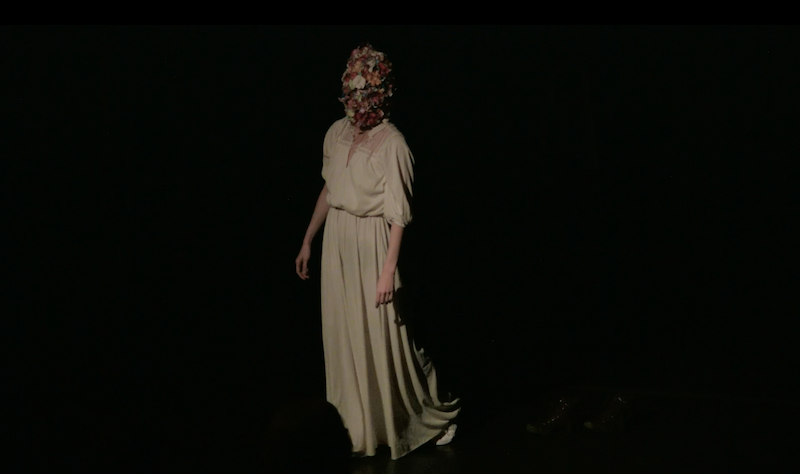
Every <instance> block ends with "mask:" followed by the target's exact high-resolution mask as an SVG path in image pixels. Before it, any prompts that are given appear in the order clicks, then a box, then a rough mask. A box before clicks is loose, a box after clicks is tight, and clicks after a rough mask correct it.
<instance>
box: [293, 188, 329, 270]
mask: <svg viewBox="0 0 800 474" xmlns="http://www.w3.org/2000/svg"><path fill="white" fill-rule="evenodd" d="M329 209H330V206H329V205H328V185H327V184H326V185H324V186H323V187H322V191H320V193H319V197H318V198H317V205H316V206H315V207H314V214H313V215H312V216H311V222H310V223H309V224H308V229H307V230H306V235H305V237H303V245H302V246H301V247H300V253H299V254H298V255H297V258H296V259H295V261H294V263H295V270H296V271H297V275H298V276H300V278H302V279H303V280H308V261H309V260H310V259H311V242H312V241H313V240H314V236H315V235H317V231H319V228H320V227H322V223H323V222H325V218H326V217H327V216H328V210H329Z"/></svg>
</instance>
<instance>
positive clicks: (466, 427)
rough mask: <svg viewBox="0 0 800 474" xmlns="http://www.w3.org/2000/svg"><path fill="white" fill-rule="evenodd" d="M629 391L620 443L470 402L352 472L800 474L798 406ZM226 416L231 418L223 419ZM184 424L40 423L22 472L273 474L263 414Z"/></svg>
mask: <svg viewBox="0 0 800 474" xmlns="http://www.w3.org/2000/svg"><path fill="white" fill-rule="evenodd" d="M575 391H576V393H578V394H579V395H580V396H581V397H582V398H581V405H580V406H581V407H582V411H583V412H584V414H585V415H586V416H590V415H591V414H592V413H593V412H594V411H596V407H597V406H598V405H599V404H600V402H601V400H602V398H604V397H605V396H606V395H607V394H608V393H610V392H611V391H613V390H612V389H609V388H605V389H601V388H588V387H583V388H581V387H578V388H576V389H575ZM633 393H635V394H636V396H637V401H638V403H639V409H638V411H637V414H638V415H639V420H638V423H637V424H634V425H633V426H631V427H630V430H629V431H628V432H627V433H624V434H619V435H616V434H615V435H601V434H598V433H595V432H591V431H588V430H586V429H585V428H583V427H580V428H578V429H577V431H573V432H572V433H571V434H569V435H568V436H561V435H558V436H553V437H540V436H536V435H532V434H529V433H528V432H527V431H526V430H525V425H526V422H527V421H529V420H531V419H533V418H534V417H535V416H536V413H537V411H539V410H540V409H541V407H542V406H543V405H542V404H541V403H540V401H539V400H526V399H522V398H517V397H514V396H513V395H510V396H509V397H508V398H507V400H506V401H505V402H504V403H495V404H494V405H493V406H491V407H483V408H480V409H479V408H476V407H475V406H470V405H467V404H465V405H464V411H463V412H462V415H463V416H462V418H461V422H460V425H459V431H458V435H457V436H456V438H455V440H454V441H453V443H452V444H450V445H449V446H445V447H436V446H433V445H426V446H423V447H422V448H420V449H418V450H416V451H414V452H412V453H410V454H409V455H407V456H405V457H404V458H402V459H400V460H397V461H391V460H390V458H389V453H388V450H386V449H385V448H382V449H381V450H379V452H378V455H376V456H375V457H372V458H363V459H353V460H350V461H349V462H350V467H349V471H348V472H350V473H359V474H366V473H369V474H373V473H398V474H400V473H414V474H418V473H429V474H440V473H481V474H483V473H487V472H539V473H559V472H565V473H567V472H569V473H573V472H579V473H586V472H615V473H625V472H631V473H657V472H664V473H686V472H698V473H735V472H741V473H768V472H800V462H798V460H797V453H798V446H800V432H799V431H798V430H797V426H800V404H798V403H796V402H791V401H786V400H781V399H778V398H770V399H742V398H737V397H735V396H733V395H731V396H728V397H726V396H702V395H693V394H685V393H683V394H682V393H659V392H648V391H638V392H637V391H633ZM195 413H198V411H195ZM226 415H227V416H229V418H228V419H227V420H223V419H222V418H224V416H226ZM189 418H190V417H189V416H183V415H181V414H178V413H173V414H170V419H172V420H173V421H172V422H169V423H168V422H166V421H164V419H161V420H155V419H152V418H148V417H147V416H146V414H142V413H138V414H137V413H135V412H131V413H130V414H129V416H128V418H127V420H125V421H121V420H120V419H117V420H106V422H104V421H103V420H98V419H94V420H93V421H91V420H87V419H83V420H82V419H81V416H80V414H78V413H76V414H74V416H73V417H71V419H70V420H64V421H65V423H66V424H65V425H64V426H62V429H58V428H57V427H53V426H49V427H47V426H45V425H44V424H39V425H38V426H39V427H41V429H37V432H36V433H31V432H30V431H28V432H27V433H28V435H29V436H27V439H23V440H22V441H23V443H25V441H28V442H33V441H35V443H37V444H33V445H27V446H26V449H23V450H19V453H20V454H23V453H24V456H25V457H24V458H23V462H24V466H26V467H27V469H22V470H19V471H15V472H44V471H42V469H45V470H47V471H48V472H67V471H69V472H76V471H73V468H75V467H79V468H80V469H79V470H80V472H108V473H117V472H120V473H123V472H125V473H129V472H130V473H133V472H136V473H145V472H146V473H196V472H220V473H222V472H225V473H236V472H247V473H256V472H270V471H268V470H266V469H265V468H264V467H263V464H260V463H259V460H258V456H257V453H258V452H259V448H260V444H262V443H263V437H262V435H263V426H264V424H265V421H266V420H267V418H268V417H267V414H266V413H260V414H253V413H242V412H241V410H239V411H237V409H236V407H228V408H226V409H220V407H215V408H214V410H213V413H212V411H209V415H208V417H207V418H203V417H202V416H201V417H197V416H191V418H192V419H191V420H189ZM298 419H299V420H300V422H301V423H302V418H298ZM119 423H124V425H123V426H124V429H121V428H120V426H119ZM299 430H301V431H302V430H303V427H299ZM313 432H314V431H313V430H309V433H313ZM32 435H33V436H32ZM299 439H300V440H301V441H300V443H301V444H302V443H304V442H305V443H307V449H308V450H313V449H318V447H319V445H320V441H319V440H318V439H314V437H313V436H309V437H308V438H303V436H302V435H301V436H300V438H299ZM54 469H55V470H54Z"/></svg>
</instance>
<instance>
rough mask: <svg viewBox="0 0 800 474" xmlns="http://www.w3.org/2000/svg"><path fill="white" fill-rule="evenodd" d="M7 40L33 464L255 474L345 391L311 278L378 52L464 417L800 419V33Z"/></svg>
mask: <svg viewBox="0 0 800 474" xmlns="http://www.w3.org/2000/svg"><path fill="white" fill-rule="evenodd" d="M0 35H2V37H0V45H1V46H0V47H1V48H2V62H3V65H2V69H1V70H0V78H1V79H0V81H1V84H2V87H0V89H1V91H0V93H1V94H2V100H3V121H4V122H5V124H4V126H3V133H2V143H3V145H2V146H3V148H2V156H3V160H2V163H3V180H4V182H3V191H4V195H5V199H4V204H5V205H4V208H5V210H6V212H5V214H6V223H7V224H6V225H5V226H4V230H3V234H4V235H5V236H6V237H10V238H7V239H4V240H6V242H8V243H7V245H8V246H7V247H6V254H7V256H8V258H9V259H10V260H7V265H6V266H5V268H7V269H8V273H7V274H8V276H9V277H10V278H9V279H8V281H7V283H6V285H5V290H6V291H7V292H8V294H9V295H10V296H11V298H9V299H8V300H7V302H8V305H10V311H8V312H5V311H4V312H5V314H6V316H5V317H4V320H5V321H6V323H7V325H8V326H9V330H7V331H3V332H4V333H5V334H6V335H8V336H9V337H10V341H9V344H7V345H6V347H7V348H8V349H7V350H8V351H9V360H10V361H11V362H12V364H11V367H12V370H11V372H10V375H11V379H10V380H11V383H10V387H11V389H12V391H11V393H12V394H13V395H14V404H12V405H10V407H11V410H10V411H11V413H12V415H13V416H12V417H11V418H9V419H10V420H13V421H17V422H19V423H20V429H19V430H17V431H15V433H16V435H15V436H14V437H13V438H12V442H13V443H18V444H19V446H23V447H25V448H26V449H24V450H21V451H18V452H19V453H23V454H24V456H27V457H26V462H28V463H29V465H31V464H30V463H36V462H52V463H55V464H58V463H61V464H64V463H81V464H83V465H85V466H91V467H94V468H97V469H99V470H105V471H108V470H109V469H111V470H115V471H119V470H120V469H122V467H121V466H125V467H126V468H127V469H129V470H133V469H139V468H143V469H144V468H146V467H147V466H149V465H151V464H148V463H153V464H152V465H155V464H154V463H159V462H163V460H164V459H165V457H169V456H171V455H172V454H170V453H176V452H182V453H184V455H185V457H186V458H187V459H188V458H190V457H192V456H194V459H206V458H208V459H212V458H213V459H224V458H225V457H226V456H229V454H230V453H231V452H235V450H236V449H245V448H241V447H239V448H237V447H236V446H237V443H238V441H236V440H241V439H250V438H252V437H254V436H256V435H258V433H260V432H261V431H263V429H264V426H265V424H266V423H267V421H268V420H269V418H270V416H271V415H272V413H273V412H274V411H275V410H276V409H278V407H280V406H281V404H282V403H284V402H285V401H287V400H291V399H294V398H297V397H319V396H323V397H324V390H325V384H324V367H323V359H322V341H321V329H320V321H319V279H318V276H319V271H318V266H317V262H318V261H319V252H320V248H321V246H320V243H321V240H322V232H321V231H320V234H318V237H317V239H316V241H315V243H314V252H315V253H314V255H313V261H312V266H311V275H312V279H311V280H309V281H305V282H304V281H301V280H300V279H299V278H298V277H297V275H296V274H295V272H294V258H295V257H296V255H297V252H298V250H299V249H300V244H301V241H302V238H303V234H304V233H305V230H306V226H307V225H308V222H309V219H310V217H311V213H312V211H313V208H314V203H315V201H316V198H317V195H318V193H319V191H320V189H321V187H322V185H323V181H322V178H321V176H320V169H321V147H322V139H323V137H324V135H325V132H326V130H327V127H328V126H329V125H330V124H331V123H332V122H333V121H335V120H337V119H339V118H340V117H341V116H342V115H343V110H342V107H341V104H339V103H338V102H337V100H336V98H337V97H338V94H339V92H340V82H339V78H340V75H341V73H342V71H343V69H344V66H345V63H346V60H347V57H348V55H349V53H350V50H351V49H353V48H354V47H356V46H357V45H358V44H359V43H361V42H362V41H371V42H372V43H373V45H374V46H375V47H376V48H377V49H379V50H383V51H385V52H386V53H387V54H388V55H389V57H390V59H391V60H392V61H393V63H394V67H395V72H396V75H397V83H398V90H397V95H396V99H397V109H396V111H395V116H394V120H395V123H396V124H397V126H398V127H399V128H400V130H401V131H402V132H403V133H404V135H405V136H406V140H407V142H408V143H409V145H410V147H411V149H412V151H413V153H414V155H415V158H416V161H417V166H416V183H415V199H416V200H415V206H416V207H415V218H414V219H415V220H414V223H413V224H412V225H411V226H410V227H409V228H408V230H407V232H406V235H405V237H404V243H403V248H402V252H401V263H400V268H401V272H402V273H401V275H402V276H403V278H404V279H405V281H406V283H407V288H408V291H409V294H410V295H412V296H413V298H412V301H413V304H414V305H415V308H416V311H415V312H414V314H415V316H416V317H417V319H418V321H417V324H418V326H419V328H420V329H419V331H418V333H419V338H420V340H421V341H422V342H423V343H424V344H423V345H425V346H426V347H427V349H428V350H429V352H430V353H431V354H432V355H433V356H434V357H435V359H434V360H435V361H436V364H437V367H439V371H440V372H441V373H442V375H443V376H444V377H447V383H448V384H450V386H452V387H454V390H456V391H457V392H458V393H459V394H461V395H462V398H463V399H464V404H465V413H467V410H469V411H470V412H472V413H482V414H486V415H490V414H491V410H492V407H493V406H497V405H498V404H500V405H505V404H508V403H520V402H523V401H524V400H525V399H526V398H528V397H532V396H534V395H536V394H537V393H540V392H541V391H543V390H551V389H557V388H558V387H561V386H564V385H595V386H609V387H629V388H636V389H649V390H662V391H673V392H674V391H688V392H697V393H719V392H728V393H732V392H735V393H738V394H742V395H747V396H762V397H796V396H797V395H798V391H797V387H796V384H795V380H796V371H797V365H796V363H795V359H796V357H797V348H796V340H797V322H796V315H797V311H796V310H797V305H796V303H795V296H794V290H795V288H796V284H795V285H791V284H790V281H791V279H792V278H795V277H794V270H795V268H796V266H795V265H796V263H795V261H796V258H795V257H796V251H795V248H796V242H797V239H796V238H797V233H796V231H795V225H796V220H797V212H796V209H795V208H794V207H793V206H791V205H790V203H791V198H792V196H793V194H796V193H794V192H793V191H794V189H793V187H792V186H793V185H794V183H795V181H796V176H797V171H798V165H797V157H798V152H800V146H798V140H797V126H798V110H799V109H798V106H800V101H798V88H797V84H798V79H800V74H798V72H800V71H799V70H798V66H797V61H796V58H797V54H798V35H797V31H796V29H795V28H791V27H723V26H714V27H657V26H648V27H634V26H621V27H598V26H587V27H400V26H395V27H363V26H361V27H326V26H317V27H254V26H235V27H234V26H231V27H219V26H206V27H199V26H192V27H188V26H187V27H166V26H151V27H56V26H50V27H9V26H5V27H2V28H0ZM521 421H524V420H521ZM231 440H233V441H231ZM15 446H16V445H15ZM232 450H233V451H232ZM45 454H46V455H45ZM176 456H177V455H176ZM215 456H216V457H215ZM237 459H238V458H237ZM228 461H229V462H231V461H230V459H229V460H228ZM220 462H221V461H220ZM210 465H211V464H207V466H210ZM137 466H138V467H137ZM132 472H133V471H132Z"/></svg>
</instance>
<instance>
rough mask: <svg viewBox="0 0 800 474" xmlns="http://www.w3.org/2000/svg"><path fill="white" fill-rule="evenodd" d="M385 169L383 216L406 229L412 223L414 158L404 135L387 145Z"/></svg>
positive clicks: (388, 141) (394, 138)
mask: <svg viewBox="0 0 800 474" xmlns="http://www.w3.org/2000/svg"><path fill="white" fill-rule="evenodd" d="M385 150H386V152H385V154H384V163H383V169H384V173H385V177H386V187H385V188H384V192H383V216H384V218H385V219H386V220H387V221H389V222H390V223H395V224H397V225H399V226H402V227H405V226H407V225H408V224H409V223H410V222H411V217H412V216H411V202H412V197H413V189H414V157H413V156H412V155H411V150H409V149H408V145H407V144H406V141H405V139H404V138H403V135H401V134H399V133H398V134H395V135H393V136H391V137H390V138H389V139H388V140H387V143H386V148H385Z"/></svg>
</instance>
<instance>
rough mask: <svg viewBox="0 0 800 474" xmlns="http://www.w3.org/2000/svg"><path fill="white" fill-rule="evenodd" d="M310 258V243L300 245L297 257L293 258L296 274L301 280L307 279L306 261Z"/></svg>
mask: <svg viewBox="0 0 800 474" xmlns="http://www.w3.org/2000/svg"><path fill="white" fill-rule="evenodd" d="M310 259H311V245H310V244H306V243H304V244H303V246H302V247H300V253H299V254H297V258H296V259H294V266H295V269H296V271H297V275H298V276H299V277H300V278H301V279H303V280H308V261H309V260H310Z"/></svg>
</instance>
